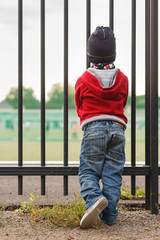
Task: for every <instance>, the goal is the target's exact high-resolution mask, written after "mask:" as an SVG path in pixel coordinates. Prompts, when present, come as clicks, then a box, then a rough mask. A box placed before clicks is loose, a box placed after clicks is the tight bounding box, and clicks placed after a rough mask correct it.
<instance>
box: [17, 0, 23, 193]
mask: <svg viewBox="0 0 160 240" xmlns="http://www.w3.org/2000/svg"><path fill="white" fill-rule="evenodd" d="M22 126H23V0H18V166H19V167H21V166H22V165H23V128H22ZM22 192H23V176H18V194H19V195H22Z"/></svg>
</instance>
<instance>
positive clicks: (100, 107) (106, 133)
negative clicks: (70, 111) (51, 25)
mask: <svg viewBox="0 0 160 240" xmlns="http://www.w3.org/2000/svg"><path fill="white" fill-rule="evenodd" d="M115 56H116V52H115V37H114V34H113V32H112V30H111V29H110V28H109V27H97V28H96V30H95V31H94V32H93V33H92V34H91V36H90V37H89V39H88V57H89V61H90V63H92V67H91V68H88V69H87V71H85V72H84V73H83V75H82V76H81V77H79V78H78V80H77V82H76V86H75V104H76V110H77V114H78V116H79V117H80V124H81V128H82V130H83V131H84V136H83V139H82V144H81V153H80V167H79V173H78V179H79V182H80V185H81V195H82V197H83V198H84V200H85V208H86V213H85V214H84V216H83V218H82V219H81V222H80V226H81V227H82V228H89V227H91V226H92V225H93V224H94V223H95V222H96V220H97V218H98V216H99V218H100V219H101V221H102V222H104V223H105V224H108V225H113V224H115V220H116V217H117V215H118V211H117V210H116V206H117V203H118V200H119V196H120V188H121V184H122V172H123V166H124V163H125V152H124V145H125V136H124V130H125V129H126V124H127V118H126V116H125V115H124V107H125V105H126V103H127V98H128V79H127V77H126V76H125V75H124V74H123V73H122V72H121V71H120V70H119V69H118V68H115V66H114V64H113V62H114V61H115ZM100 179H101V181H102V185H103V188H102V190H101V189H100V185H99V180H100Z"/></svg>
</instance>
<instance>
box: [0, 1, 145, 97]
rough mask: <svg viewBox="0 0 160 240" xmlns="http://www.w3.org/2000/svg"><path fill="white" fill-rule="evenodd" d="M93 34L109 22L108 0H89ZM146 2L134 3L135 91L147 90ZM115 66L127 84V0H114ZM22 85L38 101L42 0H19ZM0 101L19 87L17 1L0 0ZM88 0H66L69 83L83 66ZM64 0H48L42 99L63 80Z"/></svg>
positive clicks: (128, 71) (128, 4)
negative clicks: (67, 1) (33, 91)
mask: <svg viewBox="0 0 160 240" xmlns="http://www.w3.org/2000/svg"><path fill="white" fill-rule="evenodd" d="M91 3H92V8H91V14H92V18H91V32H93V31H94V30H95V28H96V26H108V25H109V14H108V12H109V0H108V1H107V0H91ZM144 3H145V0H138V1H137V73H136V78H137V83H136V88H137V90H136V91H137V94H144V89H145V69H144V61H145V42H144V39H145V27H144V20H145V8H144ZM114 5H115V19H114V23H115V26H114V32H115V36H116V45H117V57H116V62H115V64H116V66H117V67H119V68H120V69H121V70H122V71H123V72H124V73H125V74H126V75H127V76H128V78H129V81H130V84H131V0H115V4H114ZM23 10H24V18H23V19H24V20H23V24H24V25H23V26H24V32H23V44H24V45H23V46H24V55H23V57H24V58H23V85H24V86H25V87H32V88H33V89H34V90H35V94H36V97H37V98H39V99H40V0H23ZM0 12H1V14H0V32H1V37H0V66H1V67H0V69H1V71H0V77H1V94H0V101H1V100H3V99H4V98H5V95H6V94H7V93H8V92H9V89H10V87H13V86H17V85H18V0H0ZM85 14H86V0H69V83H72V84H75V82H76V80H77V78H78V77H79V76H80V75H81V74H82V73H83V72H84V70H85V67H86V62H85V61H86V15H85ZM63 31H64V30H63V0H46V98H47V93H48V91H49V90H50V89H51V87H52V85H53V84H54V83H56V82H61V83H63Z"/></svg>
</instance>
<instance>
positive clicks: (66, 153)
mask: <svg viewBox="0 0 160 240" xmlns="http://www.w3.org/2000/svg"><path fill="white" fill-rule="evenodd" d="M64 166H65V167H67V166H68V0H64ZM63 182H64V195H68V176H65V175H64V178H63Z"/></svg>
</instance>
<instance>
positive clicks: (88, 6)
mask: <svg viewBox="0 0 160 240" xmlns="http://www.w3.org/2000/svg"><path fill="white" fill-rule="evenodd" d="M90 34H91V0H86V68H89V66H90V63H89V61H88V55H87V44H88V38H89V36H90Z"/></svg>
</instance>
